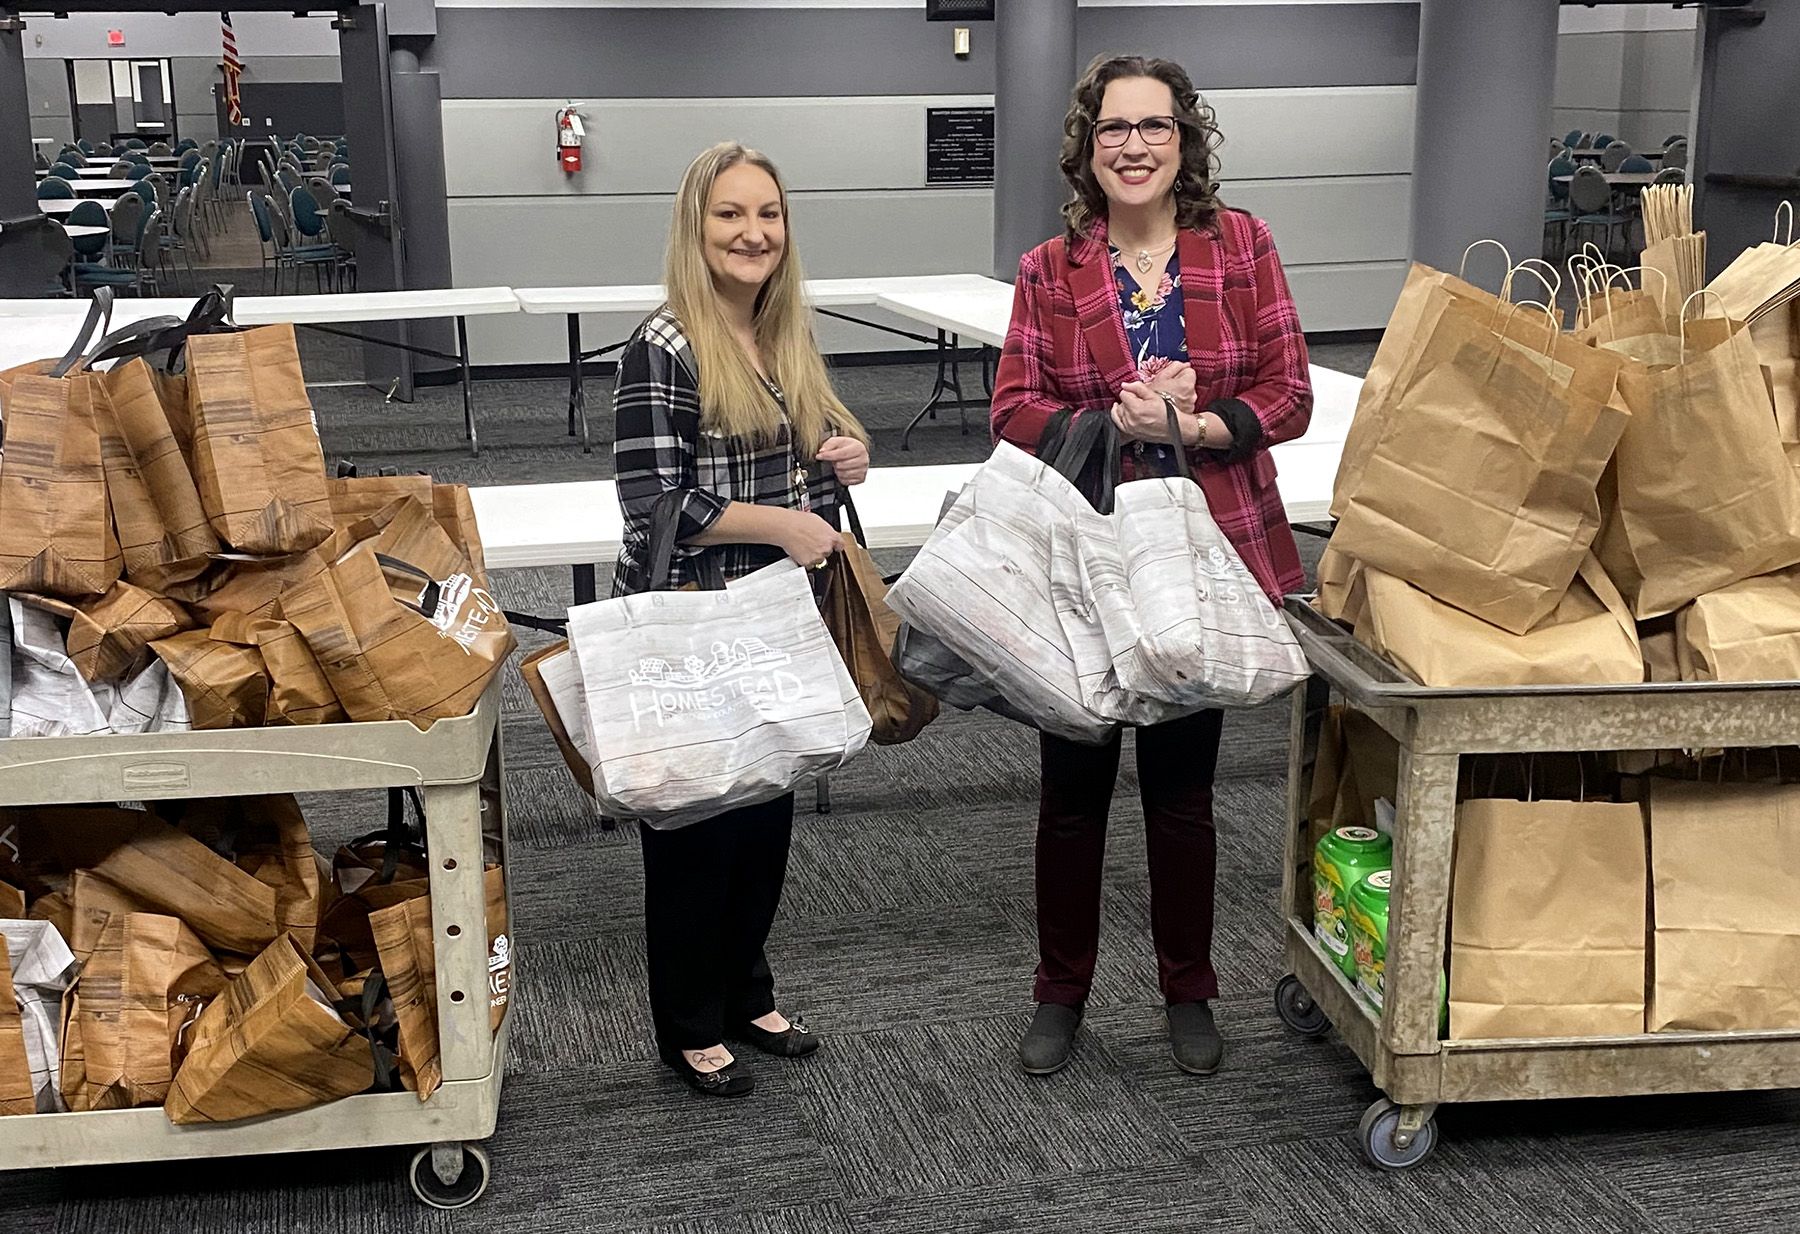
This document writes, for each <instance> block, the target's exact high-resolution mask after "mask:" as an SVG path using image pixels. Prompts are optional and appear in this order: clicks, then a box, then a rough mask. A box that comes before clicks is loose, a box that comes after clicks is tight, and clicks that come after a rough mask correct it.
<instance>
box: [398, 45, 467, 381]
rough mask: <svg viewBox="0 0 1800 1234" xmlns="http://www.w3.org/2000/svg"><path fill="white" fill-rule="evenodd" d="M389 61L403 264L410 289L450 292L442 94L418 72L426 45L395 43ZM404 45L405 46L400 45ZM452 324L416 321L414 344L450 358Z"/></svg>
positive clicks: (425, 364) (428, 363) (436, 366)
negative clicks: (403, 238)
mask: <svg viewBox="0 0 1800 1234" xmlns="http://www.w3.org/2000/svg"><path fill="white" fill-rule="evenodd" d="M394 42H395V44H396V46H394V47H393V49H392V51H391V52H390V54H389V56H388V69H389V72H390V74H391V76H390V78H389V85H390V89H391V91H392V98H393V107H394V113H393V114H394V163H395V169H396V170H397V171H398V173H399V177H400V184H399V198H400V201H401V202H402V203H403V207H402V209H403V219H404V223H405V227H406V248H405V253H404V256H403V258H402V261H403V264H404V270H405V279H406V286H407V287H408V288H424V287H448V286H450V285H451V280H450V203H449V200H448V197H449V190H448V188H447V186H446V182H445V179H444V121H443V91H442V90H441V89H440V87H439V83H438V75H437V73H436V72H435V71H429V72H426V71H421V70H420V68H419V56H418V51H417V50H416V48H417V45H418V44H421V43H425V42H429V40H426V39H412V38H406V39H402V38H395V40H394ZM401 43H405V44H407V45H406V46H399V45H398V44H401ZM455 329H456V323H455V322H453V321H450V320H448V319H440V320H428V321H416V322H414V323H413V324H412V340H413V342H414V343H415V344H417V345H419V346H421V347H430V348H433V349H435V350H437V351H442V352H450V351H453V350H455V347H456V333H455ZM413 368H414V371H415V372H420V373H431V372H449V371H453V370H454V368H455V366H454V365H451V364H448V363H446V362H445V361H442V360H433V359H431V358H430V357H428V356H420V357H418V358H417V359H415V360H414V362H413Z"/></svg>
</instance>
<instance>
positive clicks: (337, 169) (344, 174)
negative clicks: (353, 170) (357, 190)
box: [331, 163, 350, 184]
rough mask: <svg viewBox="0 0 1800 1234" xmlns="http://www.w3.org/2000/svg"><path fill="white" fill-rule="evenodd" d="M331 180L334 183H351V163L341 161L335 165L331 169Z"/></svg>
mask: <svg viewBox="0 0 1800 1234" xmlns="http://www.w3.org/2000/svg"><path fill="white" fill-rule="evenodd" d="M331 182H332V183H333V184H349V183H350V164H348V163H339V164H337V165H336V166H334V167H333V168H332V169H331Z"/></svg>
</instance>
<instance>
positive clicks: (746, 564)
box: [613, 142, 869, 1097]
mask: <svg viewBox="0 0 1800 1234" xmlns="http://www.w3.org/2000/svg"><path fill="white" fill-rule="evenodd" d="M801 281H802V275H801V273H800V258H799V255H798V254H797V253H796V252H795V251H794V247H793V244H792V242H791V241H790V240H789V238H788V203H787V190H786V189H785V188H784V187H783V185H782V183H781V176H780V174H779V173H778V172H777V171H776V170H775V165H774V164H773V163H771V162H770V161H769V160H768V159H767V158H766V157H764V156H763V155H761V154H759V153H757V152H756V151H754V150H749V149H746V148H744V147H743V146H740V145H737V144H735V143H732V142H724V143H721V144H719V145H716V146H714V147H713V148H712V149H710V150H708V151H706V153H704V154H702V155H701V156H700V157H699V158H697V159H695V160H694V163H693V165H692V166H691V167H689V168H688V169H687V174H686V175H684V176H683V177H682V179H681V188H680V190H679V192H678V193H677V194H676V198H675V215H674V218H673V219H672V220H671V222H670V225H669V249H668V253H667V256H666V259H665V267H664V275H663V283H664V286H665V287H666V288H667V291H668V297H669V299H668V303H666V304H665V305H664V306H663V307H662V308H661V309H659V310H657V311H656V312H655V313H653V314H652V315H651V316H650V318H649V319H648V320H647V321H645V322H644V324H643V325H642V326H641V327H639V328H638V332H637V333H636V334H635V335H634V336H633V337H632V340H631V342H630V343H628V344H627V345H626V348H625V351H624V354H623V355H621V356H620V358H619V375H618V382H617V384H616V386H615V387H614V391H613V414H614V417H615V419H616V421H617V433H616V436H615V438H614V442H615V444H614V446H613V461H614V465H615V469H616V473H617V477H618V490H619V504H620V505H621V506H622V507H623V508H624V513H625V536H624V544H623V547H622V549H621V551H620V553H619V565H618V570H617V573H616V574H615V575H614V577H613V592H614V594H616V595H623V594H627V593H630V592H634V591H640V590H643V589H644V588H646V587H647V586H648V585H649V581H650V580H649V578H648V572H649V569H650V562H649V540H650V518H651V510H652V508H653V507H654V506H655V505H656V504H657V502H658V500H659V499H660V498H662V497H663V495H664V494H665V493H668V492H669V491H671V490H678V491H680V493H681V494H682V497H681V499H680V503H681V519H680V527H679V530H678V532H677V534H676V541H677V548H676V552H675V560H674V564H673V568H672V570H671V573H670V579H669V583H668V585H669V586H673V587H679V586H682V585H684V584H686V583H690V582H697V581H698V580H699V578H700V568H701V564H702V563H701V555H702V554H711V555H713V557H714V558H715V559H716V560H717V562H718V564H719V565H720V567H721V568H722V570H723V573H724V575H725V577H726V578H728V579H730V578H736V577H738V576H741V575H744V574H747V573H749V572H750V571H752V570H755V569H758V568H760V567H762V566H765V565H769V564H771V563H773V562H776V561H779V560H780V559H781V557H782V556H783V555H784V554H785V555H786V556H788V557H791V558H793V559H794V560H795V561H796V562H799V563H800V564H801V565H804V566H809V567H817V566H822V565H823V564H824V562H825V559H826V558H827V557H829V556H830V555H831V554H832V553H834V552H836V551H837V549H838V547H839V539H838V533H837V531H836V530H835V529H834V527H833V522H834V521H835V520H834V519H833V518H832V517H830V516H833V515H834V514H835V510H836V506H837V505H838V503H839V496H838V494H839V489H838V486H839V485H841V484H860V483H862V480H863V478H864V477H865V476H866V475H867V474H868V470H869V447H868V435H867V434H866V433H865V432H864V431H863V428H862V425H860V424H858V423H857V421H856V417H855V416H853V415H851V414H850V412H849V411H848V410H847V409H846V408H845V407H844V405H843V403H842V402H840V401H839V400H838V397H837V395H836V394H835V393H833V392H832V388H831V381H830V379H829V378H828V377H827V376H826V373H825V362H824V360H823V358H821V357H820V355H819V348H818V343H817V342H816V341H815V340H814V338H813V333H812V321H811V317H810V315H809V310H808V309H807V307H806V305H805V303H804V301H803V300H802V296H801ZM793 821H794V797H793V794H792V793H790V794H788V795H787V796H785V797H782V798H780V799H779V800H776V801H771V802H767V803H764V804H762V805H754V806H745V807H742V808H739V809H734V810H727V811H724V812H722V813H720V814H716V815H714V816H713V817H711V818H708V819H705V820H703V821H701V822H698V823H694V824H691V825H689V826H686V827H681V828H678V829H674V830H658V829H655V828H653V827H649V826H644V827H641V828H640V829H639V830H640V832H641V834H642V837H643V846H644V922H645V932H646V934H647V936H648V941H649V961H650V1008H651V1015H652V1018H653V1020H654V1022H655V1028H656V1041H657V1047H658V1052H659V1053H660V1054H661V1056H662V1059H663V1061H664V1062H665V1063H667V1064H668V1065H669V1066H670V1067H671V1068H673V1069H674V1070H675V1071H676V1072H677V1073H678V1074H679V1075H681V1076H682V1078H683V1079H685V1080H686V1081H687V1082H688V1083H689V1084H690V1085H692V1086H693V1087H694V1088H695V1089H696V1090H698V1091H699V1092H701V1093H705V1094H707V1095H709V1096H715V1097H741V1096H744V1095H746V1094H748V1093H749V1092H750V1091H751V1090H752V1089H753V1088H754V1087H755V1079H754V1077H752V1076H751V1075H750V1074H749V1071H748V1069H747V1068H745V1067H744V1065H743V1064H742V1063H740V1062H739V1061H738V1060H737V1059H736V1057H735V1056H734V1055H733V1054H732V1053H731V1051H730V1050H729V1049H728V1048H727V1047H726V1045H725V1041H726V1039H727V1038H731V1039H734V1040H738V1041H746V1042H749V1043H750V1044H751V1045H753V1046H755V1047H756V1048H757V1049H760V1050H761V1051H763V1052H764V1053H765V1054H774V1055H777V1056H781V1057H788V1058H798V1057H802V1056H804V1055H807V1054H810V1053H812V1052H813V1051H814V1050H816V1049H817V1048H818V1046H819V1039H818V1038H817V1037H815V1036H813V1035H812V1034H811V1033H809V1032H807V1030H806V1029H805V1027H803V1026H802V1025H800V1024H796V1023H793V1022H791V1021H790V1020H788V1018H787V1017H786V1016H784V1015H782V1013H781V1012H780V1011H779V1010H778V1009H777V1007H776V1002H775V979H774V976H773V975H772V973H771V972H770V970H769V963H768V959H767V958H766V957H765V956H764V954H763V944H764V942H765V941H766V940H767V939H768V936H769V928H770V926H771V925H772V924H773V922H774V920H775V909H776V906H777V905H778V904H779V903H780V901H781V886H782V882H783V880H784V879H785V878H786V875H787V855H788V841H789V837H790V834H791V832H792V829H793Z"/></svg>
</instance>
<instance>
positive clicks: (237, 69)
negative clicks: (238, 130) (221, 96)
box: [219, 12, 244, 127]
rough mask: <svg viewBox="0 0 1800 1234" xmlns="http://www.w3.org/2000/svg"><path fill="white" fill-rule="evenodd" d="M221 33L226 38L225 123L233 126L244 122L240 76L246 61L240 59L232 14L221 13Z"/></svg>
mask: <svg viewBox="0 0 1800 1234" xmlns="http://www.w3.org/2000/svg"><path fill="white" fill-rule="evenodd" d="M219 33H220V35H221V36H222V37H223V38H224V40H225V59H224V61H223V65H222V67H223V68H224V69H225V123H227V124H229V125H232V126H233V127H235V126H237V125H240V124H242V123H243V122H244V109H243V107H242V106H241V105H240V101H239V99H238V78H239V77H240V76H241V75H242V74H243V72H244V63H243V61H241V60H239V59H238V54H237V36H236V35H234V34H232V32H231V14H230V13H225V12H221V13H220V14H219Z"/></svg>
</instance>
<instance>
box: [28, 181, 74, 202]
mask: <svg viewBox="0 0 1800 1234" xmlns="http://www.w3.org/2000/svg"><path fill="white" fill-rule="evenodd" d="M73 196H75V190H74V189H73V188H71V187H70V186H69V182H68V181H67V180H64V179H63V178H62V177H60V176H54V175H51V176H45V177H44V178H43V179H42V180H39V181H38V186H37V199H38V200H39V201H52V200H55V199H57V198H62V197H73Z"/></svg>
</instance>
